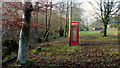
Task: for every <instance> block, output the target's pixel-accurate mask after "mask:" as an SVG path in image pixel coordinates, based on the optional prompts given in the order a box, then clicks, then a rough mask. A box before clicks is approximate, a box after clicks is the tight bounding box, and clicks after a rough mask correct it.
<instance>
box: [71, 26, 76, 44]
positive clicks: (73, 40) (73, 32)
mask: <svg viewBox="0 0 120 68" xmlns="http://www.w3.org/2000/svg"><path fill="white" fill-rule="evenodd" d="M72 30H73V31H72V38H73V39H72V42H76V26H72Z"/></svg>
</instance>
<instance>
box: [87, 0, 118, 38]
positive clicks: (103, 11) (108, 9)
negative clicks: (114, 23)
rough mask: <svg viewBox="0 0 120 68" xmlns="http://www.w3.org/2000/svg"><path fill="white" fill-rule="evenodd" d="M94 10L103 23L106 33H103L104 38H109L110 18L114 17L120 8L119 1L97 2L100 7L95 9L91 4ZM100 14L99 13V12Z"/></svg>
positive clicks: (106, 0) (101, 0) (104, 0)
mask: <svg viewBox="0 0 120 68" xmlns="http://www.w3.org/2000/svg"><path fill="white" fill-rule="evenodd" d="M89 3H90V4H91V5H92V7H93V9H94V10H95V14H97V15H98V16H99V17H100V18H101V20H102V23H103V27H104V31H103V36H104V37H106V36H107V25H108V23H109V21H110V17H112V16H114V15H115V14H116V13H117V12H118V10H119V9H120V8H118V7H116V5H117V4H118V1H116V0H100V1H97V0H96V4H97V5H98V7H95V6H94V5H93V3H91V2H89ZM97 11H98V12H99V13H98V12H97Z"/></svg>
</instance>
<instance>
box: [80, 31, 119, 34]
mask: <svg viewBox="0 0 120 68" xmlns="http://www.w3.org/2000/svg"><path fill="white" fill-rule="evenodd" d="M107 33H108V34H109V35H111V34H114V33H118V31H107ZM80 34H81V35H84V34H85V35H91V34H98V35H100V31H80Z"/></svg>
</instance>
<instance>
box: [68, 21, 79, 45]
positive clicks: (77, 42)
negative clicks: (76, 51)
mask: <svg viewBox="0 0 120 68" xmlns="http://www.w3.org/2000/svg"><path fill="white" fill-rule="evenodd" d="M73 26H75V27H76V41H75V42H73V38H72V36H73V32H72V31H73V29H72V27H73ZM76 45H79V22H77V21H72V22H71V27H70V46H76Z"/></svg>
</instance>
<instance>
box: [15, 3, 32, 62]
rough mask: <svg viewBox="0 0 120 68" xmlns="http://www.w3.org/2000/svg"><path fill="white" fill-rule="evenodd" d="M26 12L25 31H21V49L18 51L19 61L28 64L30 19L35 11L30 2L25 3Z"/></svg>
mask: <svg viewBox="0 0 120 68" xmlns="http://www.w3.org/2000/svg"><path fill="white" fill-rule="evenodd" d="M25 8H26V9H25V10H24V15H23V17H24V23H23V29H22V30H21V31H20V37H19V49H18V57H17V61H20V62H21V63H26V61H27V60H28V48H27V47H28V45H29V44H28V43H29V33H30V27H29V24H30V18H31V12H32V11H33V10H32V9H31V8H32V4H30V2H26V3H25Z"/></svg>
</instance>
